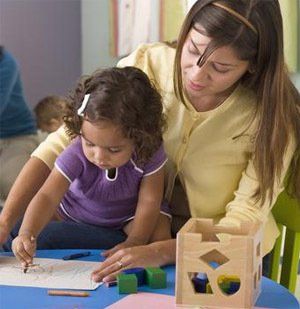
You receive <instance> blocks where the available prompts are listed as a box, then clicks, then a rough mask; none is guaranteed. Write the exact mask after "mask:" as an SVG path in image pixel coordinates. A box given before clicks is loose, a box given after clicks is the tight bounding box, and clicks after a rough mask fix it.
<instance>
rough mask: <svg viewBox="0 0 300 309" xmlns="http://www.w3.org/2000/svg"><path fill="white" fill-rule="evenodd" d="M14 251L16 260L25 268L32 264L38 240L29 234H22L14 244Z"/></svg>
mask: <svg viewBox="0 0 300 309" xmlns="http://www.w3.org/2000/svg"><path fill="white" fill-rule="evenodd" d="M12 250H13V253H14V255H15V256H16V258H17V259H18V260H19V261H20V262H21V264H22V265H23V266H24V267H25V266H26V265H29V264H32V260H33V256H34V254H35V251H36V239H35V237H33V236H31V235H29V234H21V235H19V236H18V237H16V238H15V239H14V240H13V242H12Z"/></svg>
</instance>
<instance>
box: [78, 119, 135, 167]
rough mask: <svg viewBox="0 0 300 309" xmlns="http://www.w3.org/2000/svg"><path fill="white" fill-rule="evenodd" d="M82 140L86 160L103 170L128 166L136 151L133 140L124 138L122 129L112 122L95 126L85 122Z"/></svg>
mask: <svg viewBox="0 0 300 309" xmlns="http://www.w3.org/2000/svg"><path fill="white" fill-rule="evenodd" d="M81 140H82V148H83V152H84V154H85V156H86V158H87V159H88V160H89V161H90V162H91V163H93V164H95V165H96V166H98V167H100V168H101V169H111V168H116V167H119V166H122V165H124V164H126V163H127V162H128V161H129V160H130V158H131V156H132V153H133V151H134V145H133V142H132V140H130V139H128V138H126V137H124V134H123V132H122V130H121V128H120V127H119V126H117V125H115V124H113V123H112V122H110V121H101V122H97V124H93V123H91V122H89V121H87V120H84V121H83V124H82V127H81Z"/></svg>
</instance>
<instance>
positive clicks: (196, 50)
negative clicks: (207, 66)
mask: <svg viewBox="0 0 300 309" xmlns="http://www.w3.org/2000/svg"><path fill="white" fill-rule="evenodd" d="M188 51H189V53H190V54H192V55H197V56H199V55H200V53H199V50H198V49H197V48H195V47H194V46H189V48H188Z"/></svg>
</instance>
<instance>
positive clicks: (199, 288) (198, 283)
mask: <svg viewBox="0 0 300 309" xmlns="http://www.w3.org/2000/svg"><path fill="white" fill-rule="evenodd" d="M192 282H193V285H194V288H195V291H196V292H197V293H206V285H207V283H208V279H207V278H206V279H200V278H197V277H194V278H192Z"/></svg>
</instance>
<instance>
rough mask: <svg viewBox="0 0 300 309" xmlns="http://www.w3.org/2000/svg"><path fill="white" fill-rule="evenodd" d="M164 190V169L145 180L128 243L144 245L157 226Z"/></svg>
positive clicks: (141, 187) (142, 183)
mask: <svg viewBox="0 0 300 309" xmlns="http://www.w3.org/2000/svg"><path fill="white" fill-rule="evenodd" d="M163 190H164V169H163V168H161V169H160V170H158V171H157V172H156V173H154V174H151V175H149V176H146V177H144V178H143V180H142V182H141V186H140V191H139V198H138V204H137V208H136V212H135V216H134V220H133V222H132V226H131V228H130V230H129V232H128V238H127V242H129V243H133V244H137V245H144V244H147V243H148V242H149V240H150V237H151V235H152V233H153V231H154V228H155V226H156V223H157V220H158V216H159V213H160V205H161V202H162V198H163Z"/></svg>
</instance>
